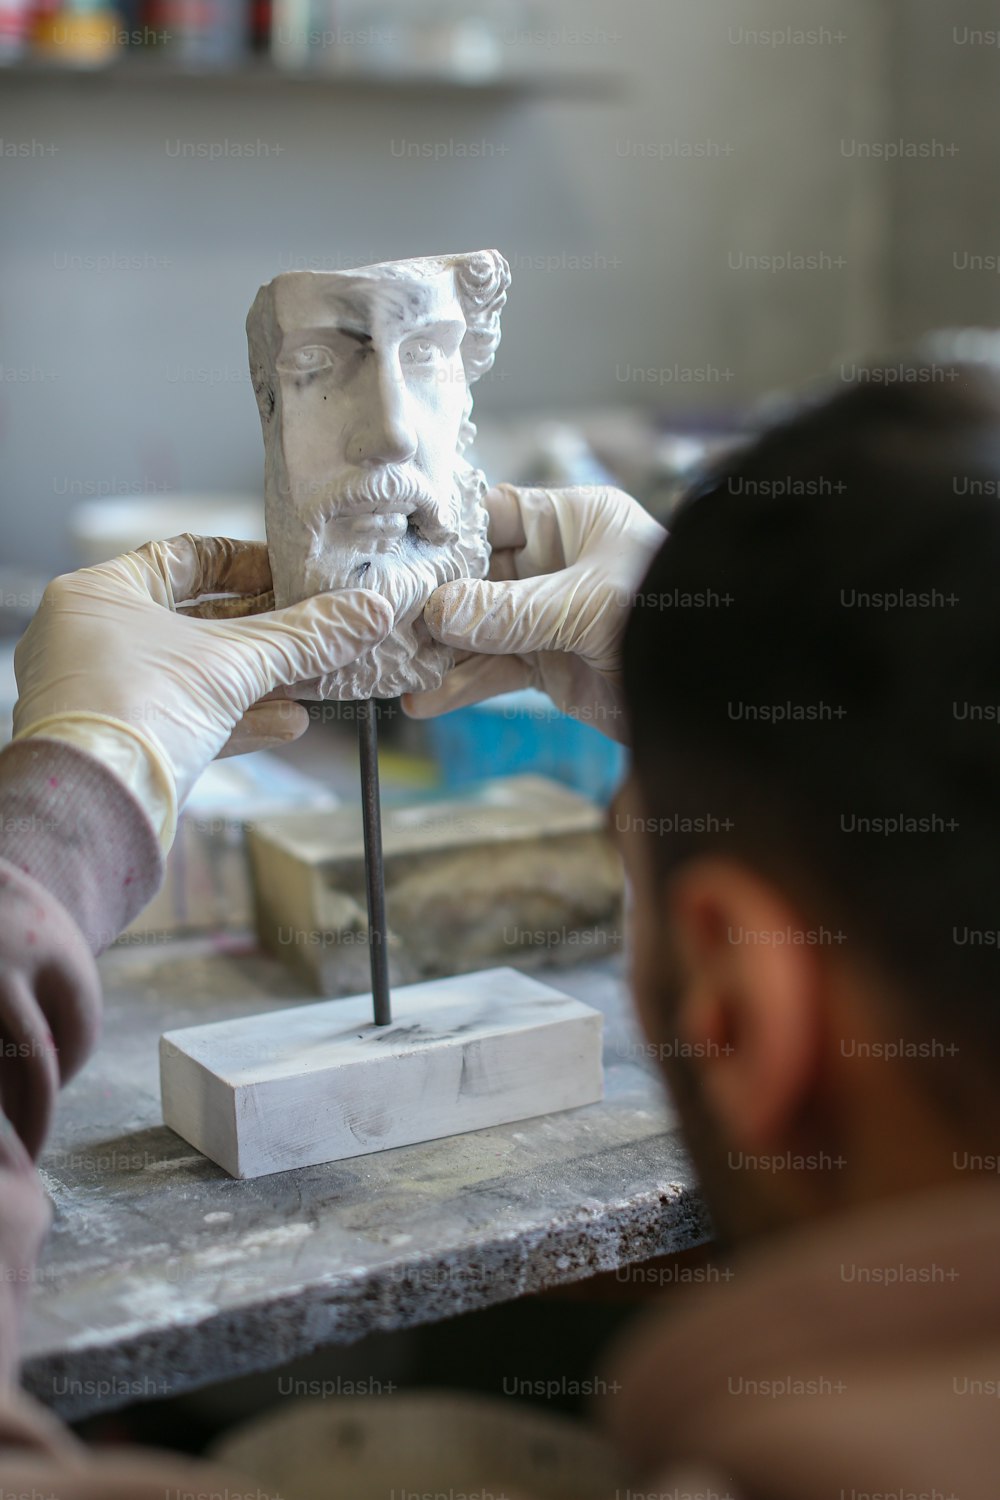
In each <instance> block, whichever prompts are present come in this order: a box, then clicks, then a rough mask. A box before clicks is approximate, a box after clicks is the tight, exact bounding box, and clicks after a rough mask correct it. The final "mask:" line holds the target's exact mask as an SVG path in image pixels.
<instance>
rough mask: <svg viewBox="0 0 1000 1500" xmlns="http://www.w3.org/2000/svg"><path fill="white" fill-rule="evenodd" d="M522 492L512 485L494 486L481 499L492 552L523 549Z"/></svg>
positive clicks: (524, 538) (524, 539)
mask: <svg viewBox="0 0 1000 1500" xmlns="http://www.w3.org/2000/svg"><path fill="white" fill-rule="evenodd" d="M521 494H522V491H521V490H519V489H518V488H517V486H516V485H513V484H496V485H494V486H493V488H492V489H490V490H487V492H486V495H485V496H484V498H483V504H484V505H485V507H486V513H487V515H488V516H489V526H488V532H487V534H488V536H489V542H490V546H491V548H492V549H493V551H494V552H504V551H508V550H510V549H511V548H514V549H517V548H519V547H523V546H524V543H525V541H526V537H525V535H524V522H523V520H522V519H521V499H520V497H521Z"/></svg>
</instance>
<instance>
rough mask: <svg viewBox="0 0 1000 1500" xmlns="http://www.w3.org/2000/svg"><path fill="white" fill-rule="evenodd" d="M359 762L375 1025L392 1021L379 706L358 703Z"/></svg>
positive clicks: (374, 702)
mask: <svg viewBox="0 0 1000 1500" xmlns="http://www.w3.org/2000/svg"><path fill="white" fill-rule="evenodd" d="M358 751H359V754H360V759H361V812H362V818H363V820H364V834H365V886H366V888H367V891H368V949H369V961H370V963H371V972H372V1005H373V1008H374V1011H375V1025H376V1026H388V1025H389V1024H390V1023H391V1021H392V1004H391V1001H390V998H389V949H388V941H389V935H388V926H387V923H386V918H385V866H384V864H383V861H382V800H381V797H380V796H379V784H378V704H377V701H376V699H374V698H369V699H368V701H367V702H366V703H363V704H362V703H359V704H358Z"/></svg>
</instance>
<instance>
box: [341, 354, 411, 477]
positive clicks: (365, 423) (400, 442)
mask: <svg viewBox="0 0 1000 1500" xmlns="http://www.w3.org/2000/svg"><path fill="white" fill-rule="evenodd" d="M349 446H350V452H349V454H348V457H349V458H351V459H352V460H353V462H355V463H362V464H400V463H406V462H407V460H408V459H411V458H412V457H413V456H414V454H415V453H416V451H417V429H416V424H415V422H414V420H413V416H412V413H411V411H410V398H409V395H408V392H407V389H406V383H405V381H404V380H403V375H402V371H401V370H400V368H399V365H398V363H397V362H394V361H389V360H385V359H380V358H377V357H373V358H372V360H371V362H370V373H369V378H368V382H367V389H366V391H365V393H364V403H363V410H362V413H361V416H360V419H359V421H358V424H357V426H356V428H355V429H354V431H353V432H352V434H351V439H350V445H349Z"/></svg>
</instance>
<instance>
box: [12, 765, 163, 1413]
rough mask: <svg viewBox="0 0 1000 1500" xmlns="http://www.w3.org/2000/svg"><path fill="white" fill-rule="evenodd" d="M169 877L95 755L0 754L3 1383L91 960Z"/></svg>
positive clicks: (75, 1059) (88, 1003)
mask: <svg viewBox="0 0 1000 1500" xmlns="http://www.w3.org/2000/svg"><path fill="white" fill-rule="evenodd" d="M162 872H163V859H162V855H161V853H160V846H159V841H158V840H157V837H156V833H155V831H154V829H153V827H152V825H151V824H150V822H149V820H148V819H147V817H146V815H145V813H144V812H143V810H142V808H141V807H140V806H139V804H138V803H137V802H136V801H135V800H134V799H133V797H132V796H131V794H130V793H129V792H127V791H126V790H125V789H124V788H123V787H122V785H121V783H120V782H119V781H118V780H117V778H116V777H115V776H113V775H112V773H111V772H110V771H108V770H107V769H106V768H105V767H104V766H103V765H101V763H100V762H99V761H97V760H95V759H93V757H91V756H89V755H86V754H85V753H84V752H82V751H80V750H75V749H73V748H71V747H70V746H68V745H61V744H59V743H58V742H57V741H54V740H41V739H38V740H27V741H23V742H20V743H18V744H14V745H9V746H8V747H7V748H6V749H5V750H4V751H3V752H2V753H0V1384H7V1383H9V1382H10V1380H11V1379H12V1376H13V1371H14V1367H15V1364H16V1351H17V1328H18V1321H19V1316H20V1307H21V1304H22V1302H23V1297H24V1292H25V1290H26V1287H27V1284H28V1283H29V1282H30V1279H31V1276H32V1272H33V1268H34V1264H35V1260H36V1257H37V1254H38V1249H39V1246H40V1244H41V1242H42V1239H43V1238H44V1235H45V1231H46V1229H47V1227H48V1217H49V1215H48V1205H47V1203H46V1201H45V1197H44V1194H43V1193H42V1190H41V1186H40V1184H39V1182H38V1178H37V1174H36V1173H35V1171H34V1167H33V1164H32V1162H33V1158H34V1157H35V1156H37V1155H38V1152H39V1151H40V1149H41V1147H42V1144H43V1142H44V1140H45V1137H46V1135H47V1133H48V1130H49V1126H50V1123H51V1120H52V1112H53V1108H54V1105H55V1098H56V1094H57V1092H58V1090H59V1087H60V1085H61V1084H62V1083H65V1082H66V1080H67V1079H68V1078H70V1077H72V1075H73V1074H74V1073H75V1072H76V1071H77V1070H78V1069H79V1068H80V1067H81V1065H82V1064H83V1062H84V1060H85V1059H86V1057H87V1056H88V1054H89V1053H90V1051H91V1049H92V1048H93V1046H94V1043H95V1041H96V1039H97V1035H98V1031H99V1029H100V1019H101V990H100V984H99V981H98V977H97V968H96V965H95V963H94V955H95V954H97V953H99V952H100V951H101V950H102V949H103V948H106V947H107V946H108V944H109V943H111V942H113V941H114V939H115V938H116V937H117V936H118V934H119V932H121V930H122V929H123V928H124V927H126V926H127V925H128V923H129V922H130V921H131V920H132V918H133V917H134V916H135V915H136V913H137V912H138V911H139V910H141V908H142V907H143V906H144V905H145V903H146V902H147V901H148V900H149V899H150V897H151V896H152V895H153V894H154V893H155V891H156V889H157V887H158V885H159V883H160V880H161V878H162Z"/></svg>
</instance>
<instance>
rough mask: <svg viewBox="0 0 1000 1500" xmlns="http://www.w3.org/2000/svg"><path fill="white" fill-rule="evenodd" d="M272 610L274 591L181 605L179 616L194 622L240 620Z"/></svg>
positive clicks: (230, 595) (228, 595) (226, 595)
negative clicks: (188, 617) (186, 617)
mask: <svg viewBox="0 0 1000 1500" xmlns="http://www.w3.org/2000/svg"><path fill="white" fill-rule="evenodd" d="M273 609H274V590H273V589H268V590H267V591H266V592H265V593H262V594H223V595H220V596H219V597H218V598H216V599H204V600H203V601H202V602H201V603H200V604H182V605H180V606H179V607H178V610H177V613H178V614H179V615H189V616H190V617H191V618H192V619H195V620H242V619H244V618H245V617H246V616H247V615H261V614H268V613H269V612H271V611H272V610H273Z"/></svg>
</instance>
